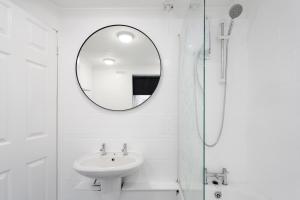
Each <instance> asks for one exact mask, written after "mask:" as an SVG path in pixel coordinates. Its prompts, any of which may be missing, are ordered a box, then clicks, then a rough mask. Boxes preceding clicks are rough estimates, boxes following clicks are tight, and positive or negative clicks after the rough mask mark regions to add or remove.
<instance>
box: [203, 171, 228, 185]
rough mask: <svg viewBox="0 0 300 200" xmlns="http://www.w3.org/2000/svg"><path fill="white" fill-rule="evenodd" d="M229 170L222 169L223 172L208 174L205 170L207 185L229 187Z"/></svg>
mask: <svg viewBox="0 0 300 200" xmlns="http://www.w3.org/2000/svg"><path fill="white" fill-rule="evenodd" d="M227 174H228V170H227V169H226V168H223V169H222V172H208V171H207V168H205V183H204V184H206V185H208V184H214V185H228V181H227Z"/></svg>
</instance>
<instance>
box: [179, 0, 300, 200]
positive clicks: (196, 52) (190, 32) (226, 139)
mask: <svg viewBox="0 0 300 200" xmlns="http://www.w3.org/2000/svg"><path fill="white" fill-rule="evenodd" d="M299 8H300V2H299V1H296V0H286V1H279V0H251V1H250V0H206V1H205V2H203V1H192V3H190V6H189V9H188V12H187V14H186V16H185V18H184V22H183V24H184V26H183V27H184V28H183V31H182V34H181V38H180V41H181V42H180V45H181V65H180V73H179V159H178V160H179V163H178V166H179V167H178V177H179V183H180V186H181V189H182V191H183V196H184V198H185V200H204V199H206V200H215V199H222V200H228V199H230V200H238V199H242V200H247V199H251V200H266V199H272V200H280V199H294V198H297V197H298V196H299V195H300V192H299V189H298V188H299V185H300V181H299V179H298V178H297V177H298V176H300V171H299V168H300V157H299V156H298V155H297V152H299V141H300V134H299V119H300V107H299V102H300V93H299V91H300V78H299V77H300V68H299V63H300V59H299V53H300V45H299V44H300V42H299V41H298V40H299V35H300V28H299V20H298V19H299V17H300V14H299ZM204 169H207V172H209V173H207V174H206V175H207V177H205V176H204V172H205V171H206V170H204ZM228 171H229V174H227V172H228ZM220 175H221V176H220ZM225 175H226V176H225ZM208 176H209V177H208ZM208 178H209V179H210V180H208ZM222 179H223V180H222ZM220 180H221V181H220ZM204 182H205V183H207V184H205V185H204V184H203V183H204ZM216 185H217V186H216Z"/></svg>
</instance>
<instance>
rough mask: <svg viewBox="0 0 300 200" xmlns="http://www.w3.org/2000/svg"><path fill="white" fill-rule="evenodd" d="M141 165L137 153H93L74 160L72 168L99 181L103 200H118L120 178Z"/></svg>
mask: <svg viewBox="0 0 300 200" xmlns="http://www.w3.org/2000/svg"><path fill="white" fill-rule="evenodd" d="M142 164H143V156H142V155H141V154H139V153H134V152H129V153H128V155H123V153H107V154H106V155H101V153H94V154H89V155H86V156H83V157H82V158H80V159H78V160H76V161H75V162H74V165H73V168H74V169H75V170H76V171H77V172H78V173H79V174H81V175H83V176H86V177H89V178H95V179H99V180H100V183H101V194H102V199H103V200H119V198H120V193H121V184H122V178H123V177H125V176H128V175H130V174H132V173H134V172H135V171H136V170H137V169H138V168H139V167H140V166H141V165H142Z"/></svg>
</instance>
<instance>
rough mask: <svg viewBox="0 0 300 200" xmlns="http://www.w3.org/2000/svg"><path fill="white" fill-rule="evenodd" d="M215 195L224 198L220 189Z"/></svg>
mask: <svg viewBox="0 0 300 200" xmlns="http://www.w3.org/2000/svg"><path fill="white" fill-rule="evenodd" d="M215 197H216V199H221V198H222V192H220V191H217V192H215Z"/></svg>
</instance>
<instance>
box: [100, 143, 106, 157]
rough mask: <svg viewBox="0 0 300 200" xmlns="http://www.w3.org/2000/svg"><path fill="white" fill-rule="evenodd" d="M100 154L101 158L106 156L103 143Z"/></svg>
mask: <svg viewBox="0 0 300 200" xmlns="http://www.w3.org/2000/svg"><path fill="white" fill-rule="evenodd" d="M100 152H101V155H102V156H105V155H106V147H105V143H102V145H101V149H100Z"/></svg>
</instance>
